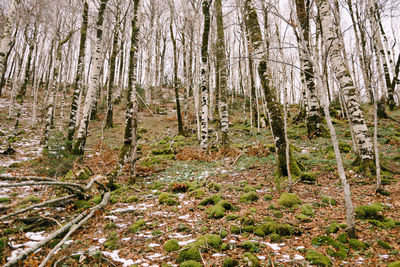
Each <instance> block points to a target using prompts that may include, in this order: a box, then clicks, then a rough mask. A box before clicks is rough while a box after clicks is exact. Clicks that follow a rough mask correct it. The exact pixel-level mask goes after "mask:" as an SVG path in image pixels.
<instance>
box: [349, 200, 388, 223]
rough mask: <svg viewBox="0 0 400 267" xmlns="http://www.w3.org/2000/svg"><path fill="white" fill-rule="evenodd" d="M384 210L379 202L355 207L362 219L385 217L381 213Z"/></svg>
mask: <svg viewBox="0 0 400 267" xmlns="http://www.w3.org/2000/svg"><path fill="white" fill-rule="evenodd" d="M382 211H383V207H382V205H381V204H379V203H375V204H371V205H362V206H358V207H357V208H355V209H354V212H355V214H356V215H357V217H358V218H361V219H378V220H381V219H383V215H382V214H381V213H382Z"/></svg>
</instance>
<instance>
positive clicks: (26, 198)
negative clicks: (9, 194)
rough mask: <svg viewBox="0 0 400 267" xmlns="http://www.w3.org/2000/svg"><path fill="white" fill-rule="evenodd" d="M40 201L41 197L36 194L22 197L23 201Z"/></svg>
mask: <svg viewBox="0 0 400 267" xmlns="http://www.w3.org/2000/svg"><path fill="white" fill-rule="evenodd" d="M38 202H40V198H38V197H37V196H35V195H29V196H27V197H24V198H23V199H22V203H38Z"/></svg>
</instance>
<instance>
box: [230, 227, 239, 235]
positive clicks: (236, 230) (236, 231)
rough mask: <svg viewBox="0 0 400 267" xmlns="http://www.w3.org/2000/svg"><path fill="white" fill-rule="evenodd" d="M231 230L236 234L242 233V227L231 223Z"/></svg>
mask: <svg viewBox="0 0 400 267" xmlns="http://www.w3.org/2000/svg"><path fill="white" fill-rule="evenodd" d="M230 231H231V234H235V235H237V234H240V232H241V231H240V227H239V226H237V225H231V228H230Z"/></svg>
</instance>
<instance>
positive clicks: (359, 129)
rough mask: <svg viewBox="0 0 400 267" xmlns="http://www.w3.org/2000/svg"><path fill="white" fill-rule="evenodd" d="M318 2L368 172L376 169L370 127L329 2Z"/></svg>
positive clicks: (340, 85)
mask: <svg viewBox="0 0 400 267" xmlns="http://www.w3.org/2000/svg"><path fill="white" fill-rule="evenodd" d="M317 4H318V6H319V11H320V16H321V26H322V30H323V33H324V39H325V45H326V49H327V51H329V54H328V56H329V59H330V62H331V66H332V71H333V72H334V74H335V75H336V78H337V80H338V82H339V87H340V90H342V92H343V97H344V99H345V102H346V103H345V104H346V106H347V110H348V112H349V117H350V120H351V122H350V125H351V127H352V129H353V133H354V136H355V140H356V143H357V146H358V151H359V157H360V160H361V164H360V170H361V171H363V172H365V173H367V174H368V173H369V172H370V171H371V170H373V169H374V162H373V148H372V142H371V137H370V136H369V134H368V128H367V125H366V123H365V119H364V115H363V113H362V110H361V108H360V103H359V101H358V99H357V89H356V88H355V86H354V83H353V81H352V78H351V76H350V71H349V69H348V67H347V65H346V64H345V63H344V62H343V60H342V56H341V53H342V49H341V43H340V38H342V37H340V36H336V34H335V29H334V26H333V25H334V23H333V19H332V16H331V13H330V12H331V10H330V6H329V2H328V1H327V0H318V1H317Z"/></svg>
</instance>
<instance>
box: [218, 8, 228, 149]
mask: <svg viewBox="0 0 400 267" xmlns="http://www.w3.org/2000/svg"><path fill="white" fill-rule="evenodd" d="M215 10H216V13H217V14H216V16H217V63H218V66H219V72H218V74H217V75H218V77H219V87H220V88H219V90H217V92H218V91H219V93H220V98H219V105H220V107H219V110H220V112H219V115H220V124H221V133H222V136H221V143H222V145H224V146H226V145H227V144H228V142H229V140H228V129H229V119H228V103H227V101H228V99H227V98H228V96H227V94H228V93H227V91H228V90H227V89H228V88H227V87H228V83H227V76H228V73H227V68H228V66H227V64H226V54H225V50H226V48H225V34H224V22H223V13H222V3H221V0H215Z"/></svg>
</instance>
